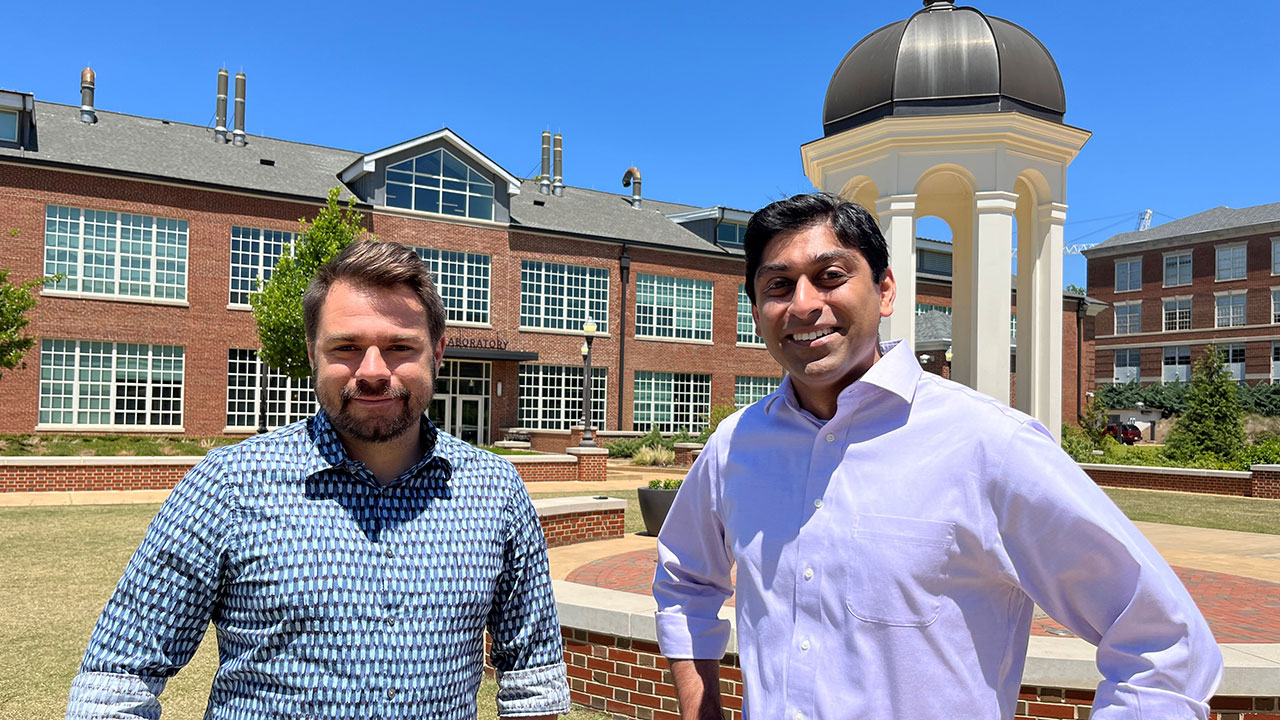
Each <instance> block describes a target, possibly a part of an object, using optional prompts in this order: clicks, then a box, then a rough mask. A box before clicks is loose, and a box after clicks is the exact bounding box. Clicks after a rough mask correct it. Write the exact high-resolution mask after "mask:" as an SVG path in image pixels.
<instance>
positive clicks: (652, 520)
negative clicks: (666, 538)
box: [636, 487, 679, 537]
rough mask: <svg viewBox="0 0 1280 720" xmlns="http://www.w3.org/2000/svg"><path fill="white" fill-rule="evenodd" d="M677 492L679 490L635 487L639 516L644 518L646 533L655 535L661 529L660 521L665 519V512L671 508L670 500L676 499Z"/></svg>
mask: <svg viewBox="0 0 1280 720" xmlns="http://www.w3.org/2000/svg"><path fill="white" fill-rule="evenodd" d="M677 492H679V490H655V489H652V488H647V487H642V488H639V489H637V491H636V494H637V496H638V497H639V500H640V516H641V517H642V518H644V532H645V534H646V535H652V536H655V537H656V536H657V534H658V531H659V530H661V529H662V523H663V522H665V521H666V519H667V512H668V511H669V510H671V501H673V500H675V499H676V493H677Z"/></svg>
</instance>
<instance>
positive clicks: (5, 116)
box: [0, 110, 18, 142]
mask: <svg viewBox="0 0 1280 720" xmlns="http://www.w3.org/2000/svg"><path fill="white" fill-rule="evenodd" d="M0 142H18V113H16V112H14V111H12V110H0Z"/></svg>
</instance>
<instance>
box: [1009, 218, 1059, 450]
mask: <svg viewBox="0 0 1280 720" xmlns="http://www.w3.org/2000/svg"><path fill="white" fill-rule="evenodd" d="M1066 219H1067V206H1066V205H1063V204H1062V203H1055V202H1048V203H1043V204H1041V205H1040V206H1039V207H1037V208H1036V222H1035V236H1034V241H1035V243H1034V247H1035V250H1036V257H1035V266H1034V267H1033V268H1032V269H1031V282H1030V285H1031V288H1030V293H1029V294H1030V296H1031V308H1030V310H1031V312H1030V313H1028V314H1022V313H1019V314H1020V315H1021V316H1022V318H1023V321H1024V322H1025V321H1030V322H1031V323H1033V324H1032V327H1031V328H1030V344H1031V347H1029V348H1027V350H1028V354H1029V355H1030V362H1029V370H1030V373H1031V375H1030V377H1028V378H1027V380H1026V381H1025V382H1024V381H1023V380H1022V378H1021V377H1019V378H1018V392H1019V393H1021V392H1024V390H1023V388H1026V391H1027V392H1029V393H1030V397H1029V398H1028V402H1027V403H1026V404H1025V406H1024V405H1023V403H1021V402H1019V406H1021V407H1025V408H1026V409H1025V412H1027V414H1029V415H1031V416H1032V417H1034V418H1035V419H1037V420H1039V421H1040V422H1041V423H1043V424H1044V426H1045V427H1047V428H1049V431H1050V432H1052V433H1053V436H1054V437H1055V438H1059V439H1061V437H1062V264H1063V259H1062V226H1063V224H1064V223H1065V222H1066ZM1019 270H1020V271H1021V258H1019ZM1019 298H1021V294H1019ZM1018 304H1019V305H1021V304H1022V301H1021V299H1019V302H1018ZM1018 329H1019V330H1021V329H1022V323H1021V322H1019V323H1018ZM1019 335H1020V337H1021V333H1019ZM1020 342H1021V340H1020ZM1021 349H1022V346H1021V345H1019V350H1020V352H1019V353H1018V357H1019V359H1021V357H1022V352H1021ZM1018 367H1019V370H1018V372H1020V373H1021V372H1022V367H1023V364H1022V363H1021V362H1019V363H1018Z"/></svg>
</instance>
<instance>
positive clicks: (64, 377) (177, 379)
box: [40, 340, 183, 430]
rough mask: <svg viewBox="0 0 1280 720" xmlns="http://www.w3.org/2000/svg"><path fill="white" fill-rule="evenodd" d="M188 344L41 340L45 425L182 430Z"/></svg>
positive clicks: (41, 387)
mask: <svg viewBox="0 0 1280 720" xmlns="http://www.w3.org/2000/svg"><path fill="white" fill-rule="evenodd" d="M182 373H183V349H182V348H181V347H178V346H173V345H140V344H135V343H111V342H92V341H88V340H42V341H40V424H41V425H45V426H62V427H81V428H116V427H145V428H157V429H161V428H163V429H170V430H173V429H181V426H182Z"/></svg>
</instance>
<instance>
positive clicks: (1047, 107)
mask: <svg viewBox="0 0 1280 720" xmlns="http://www.w3.org/2000/svg"><path fill="white" fill-rule="evenodd" d="M925 6H926V7H925V9H923V10H920V11H918V12H917V13H915V14H914V15H912V16H911V17H909V18H907V19H906V20H900V21H898V22H896V23H893V24H892V25H886V26H885V27H882V28H880V29H879V30H876V31H875V32H873V33H871V34H870V35H868V36H866V37H865V38H863V39H862V40H861V41H860V42H859V43H858V44H857V45H854V46H853V49H852V50H850V51H849V53H848V54H847V55H845V56H844V60H842V61H840V66H839V67H837V68H836V71H835V74H834V75H832V76H831V84H830V85H828V86H827V99H826V103H825V104H824V105H823V110H822V129H823V136H824V137H826V136H831V135H834V134H836V133H839V132H843V131H845V130H848V129H850V128H854V127H858V126H859V125H865V124H866V123H869V122H872V121H874V120H879V119H880V118H883V117H891V116H922V115H955V114H970V113H993V112H1020V113H1025V114H1028V115H1034V116H1036V117H1039V118H1043V119H1045V120H1051V121H1053V122H1058V123H1061V122H1062V121H1063V115H1065V114H1066V111H1067V100H1066V94H1065V93H1064V92H1063V89H1062V76H1061V75H1060V74H1059V73H1058V65H1057V63H1055V62H1054V61H1053V56H1052V55H1050V54H1049V51H1048V50H1046V49H1045V47H1044V45H1042V44H1041V43H1040V41H1039V40H1037V39H1036V37H1035V36H1034V35H1032V34H1031V33H1029V32H1027V31H1026V30H1025V29H1023V28H1022V27H1020V26H1018V25H1015V24H1014V23H1011V22H1009V21H1008V20H1003V19H1001V18H998V17H992V16H989V15H984V14H982V13H981V12H979V11H978V10H976V9H974V8H971V7H956V6H955V5H953V4H952V3H951V2H948V1H946V0H942V1H939V0H926V1H925Z"/></svg>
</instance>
